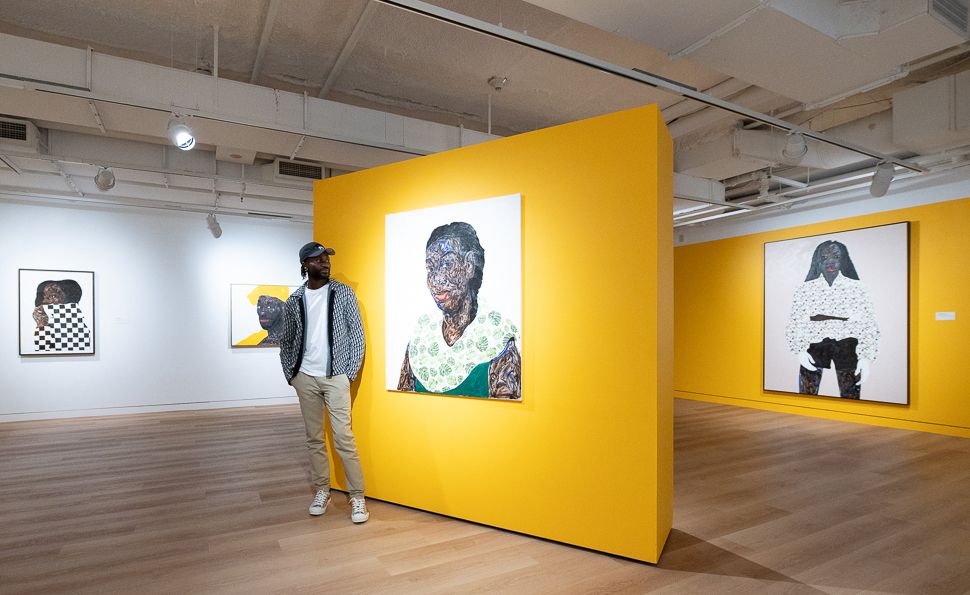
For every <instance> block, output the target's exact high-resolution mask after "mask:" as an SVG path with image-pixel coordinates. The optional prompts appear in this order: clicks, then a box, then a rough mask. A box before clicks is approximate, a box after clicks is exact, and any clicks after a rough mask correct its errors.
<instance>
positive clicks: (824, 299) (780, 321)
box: [764, 222, 909, 404]
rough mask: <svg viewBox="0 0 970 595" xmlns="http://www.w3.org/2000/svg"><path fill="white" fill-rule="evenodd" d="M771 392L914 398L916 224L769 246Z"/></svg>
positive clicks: (767, 370)
mask: <svg viewBox="0 0 970 595" xmlns="http://www.w3.org/2000/svg"><path fill="white" fill-rule="evenodd" d="M764 275H765V276H764V283H765V323H764V389H765V390H771V391H781V392H790V393H798V394H802V395H818V396H826V397H839V398H842V399H852V400H863V401H879V402H883V403H899V404H905V403H908V402H909V223H908V222H903V223H896V224H892V225H882V226H878V227H868V228H864V229H855V230H851V231H843V232H838V233H832V234H825V235H819V236H810V237H804V238H795V239H791V240H783V241H779V242H769V243H766V244H765V270H764Z"/></svg>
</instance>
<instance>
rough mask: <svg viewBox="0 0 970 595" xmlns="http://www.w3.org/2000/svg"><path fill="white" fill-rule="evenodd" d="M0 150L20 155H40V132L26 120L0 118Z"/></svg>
mask: <svg viewBox="0 0 970 595" xmlns="http://www.w3.org/2000/svg"><path fill="white" fill-rule="evenodd" d="M0 148H3V149H6V150H7V151H17V152H20V153H40V131H39V130H38V129H37V127H36V126H34V124H33V122H29V121H27V120H18V119H15V118H0Z"/></svg>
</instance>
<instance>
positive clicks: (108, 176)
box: [94, 167, 115, 192]
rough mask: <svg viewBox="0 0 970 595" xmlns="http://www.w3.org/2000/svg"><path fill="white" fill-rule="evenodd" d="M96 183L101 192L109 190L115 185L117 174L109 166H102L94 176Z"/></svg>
mask: <svg viewBox="0 0 970 595" xmlns="http://www.w3.org/2000/svg"><path fill="white" fill-rule="evenodd" d="M94 185H95V186H97V187H98V190H100V191H101V192H107V191H108V190H111V189H112V188H114V187H115V174H114V172H113V171H111V169H110V168H108V167H102V168H101V169H99V170H98V173H97V174H95V176H94Z"/></svg>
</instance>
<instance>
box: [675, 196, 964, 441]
mask: <svg viewBox="0 0 970 595" xmlns="http://www.w3.org/2000/svg"><path fill="white" fill-rule="evenodd" d="M900 221H911V222H912V223H911V229H910V312H909V320H910V323H909V324H910V327H909V328H910V339H909V341H910V344H909V350H910V351H909V354H910V363H909V365H910V393H909V397H910V404H909V405H908V406H903V405H891V404H884V403H869V402H865V401H846V400H842V399H838V398H823V397H807V396H798V395H790V394H786V393H779V392H765V391H763V390H762V388H761V387H762V369H761V366H762V356H763V351H764V347H763V332H764V318H763V308H764V272H763V263H764V248H763V247H764V243H765V242H773V241H777V240H784V239H789V238H796V237H801V236H807V235H815V234H823V233H832V232H837V231H844V230H849V229H857V228H861V227H871V226H875V225H884V224H889V223H897V222H900ZM967 230H970V199H962V200H956V201H949V202H941V203H934V204H929V205H924V206H919V207H913V208H908V209H901V210H896V211H887V212H883V213H877V214H872V215H865V216H860V217H852V218H848V219H841V220H838V221H830V222H826V223H818V224H814V225H806V226H801V227H794V228H789V229H784V230H779V231H773V232H767V233H759V234H753V235H748V236H743V237H739V238H730V239H725V240H720V241H716V242H706V243H703V244H696V245H691V246H682V247H679V248H677V249H676V250H675V254H674V262H675V287H676V292H675V293H676V300H675V303H676V319H675V328H676V339H675V361H676V364H675V369H674V387H675V391H676V393H675V394H676V395H677V396H678V397H685V398H693V399H699V400H708V401H714V402H720V403H729V404H734V405H744V406H749V407H757V408H762V409H770V410H774V411H784V412H790V413H801V414H806V415H815V416H819V417H826V418H830V419H840V420H848V421H854V422H861V423H870V424H875V425H884V426H891V427H899V428H907V429H916V430H924V431H929V432H937V433H942V434H951V435H956V436H964V437H970V407H968V406H967V387H968V386H970V366H968V365H967V357H968V355H970V328H968V320H970V274H968V272H967V271H970V234H968V233H967ZM938 311H945V312H956V313H957V318H956V320H954V321H937V320H935V314H936V312H938Z"/></svg>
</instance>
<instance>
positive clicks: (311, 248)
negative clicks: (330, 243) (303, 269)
mask: <svg viewBox="0 0 970 595" xmlns="http://www.w3.org/2000/svg"><path fill="white" fill-rule="evenodd" d="M324 252H326V253H327V254H329V255H330V256H333V255H334V254H336V252H335V251H334V249H333V248H327V247H326V246H324V245H323V244H319V243H317V242H310V243H309V244H305V245H304V246H303V247H302V248H300V264H303V261H304V260H306V259H308V258H313V257H314V256H320V255H321V254H323V253H324Z"/></svg>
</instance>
